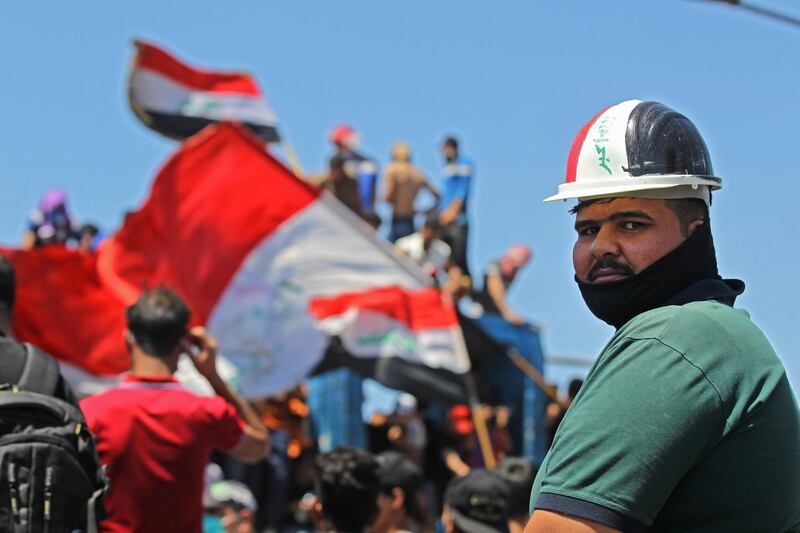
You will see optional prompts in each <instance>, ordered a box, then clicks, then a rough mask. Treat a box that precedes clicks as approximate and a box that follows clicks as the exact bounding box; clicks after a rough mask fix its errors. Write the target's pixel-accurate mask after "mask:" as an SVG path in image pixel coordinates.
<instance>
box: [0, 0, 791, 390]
mask: <svg viewBox="0 0 800 533" xmlns="http://www.w3.org/2000/svg"><path fill="white" fill-rule="evenodd" d="M752 1H753V2H756V1H757V0H752ZM490 5H491V8H490V7H489V6H490ZM759 5H762V6H767V7H773V8H775V9H780V10H783V11H785V12H788V13H792V14H794V15H800V6H798V4H797V3H796V2H794V1H791V0H783V1H778V0H772V1H770V0H763V1H761V0H759ZM136 37H139V38H145V39H150V40H153V41H155V42H158V43H161V44H162V45H164V46H166V47H168V48H170V49H171V50H173V51H174V52H175V53H176V54H178V55H179V56H181V57H183V58H185V59H187V60H188V61H190V62H192V63H194V64H197V65H203V66H206V67H209V68H223V69H241V70H249V71H251V72H253V73H255V75H256V76H257V77H258V79H259V81H260V83H261V85H262V86H263V88H264V89H265V91H266V92H267V94H268V96H269V99H270V100H271V102H272V104H273V105H274V107H275V110H276V112H277V114H278V116H279V118H280V120H281V124H282V128H283V131H284V133H285V134H286V135H287V136H288V137H289V139H290V140H291V141H292V143H293V144H294V146H295V148H296V149H297V151H298V152H299V154H300V157H301V159H302V161H303V163H304V165H305V166H306V168H307V169H318V168H320V167H322V166H323V164H324V161H325V158H326V156H327V155H328V154H329V151H328V146H327V144H326V134H327V131H328V130H329V128H330V127H331V126H332V125H334V124H336V123H339V122H350V123H352V124H353V125H354V126H355V127H356V128H358V129H359V131H360V132H361V135H362V140H363V141H362V147H363V149H364V151H365V152H367V153H368V154H371V155H373V156H375V157H376V158H377V159H378V160H380V161H381V162H386V161H387V159H388V150H389V146H390V145H391V143H392V142H394V141H395V140H398V139H404V140H407V141H409V142H410V143H411V145H412V148H413V149H414V153H415V160H416V162H417V163H419V164H420V166H421V167H422V168H423V169H424V170H425V171H426V172H427V173H428V174H429V175H430V176H432V177H433V178H434V181H436V180H437V178H438V170H439V167H440V160H439V155H438V151H437V145H438V142H439V140H440V139H441V138H442V136H443V135H444V134H446V133H451V132H453V133H457V134H458V135H460V136H461V138H462V139H463V146H464V151H465V153H467V154H468V155H469V156H471V157H472V158H473V159H474V160H475V161H476V163H477V167H478V173H477V178H476V181H475V189H474V191H473V198H472V200H471V205H470V209H471V215H472V240H471V243H470V244H471V251H470V259H471V261H472V264H473V265H474V266H473V270H475V271H480V268H481V266H482V265H483V263H485V262H486V261H487V260H489V259H491V258H493V257H495V256H496V255H498V254H500V253H501V252H502V251H503V250H504V249H505V248H506V247H507V246H508V245H509V244H512V243H515V242H524V243H528V244H530V245H531V246H532V247H533V248H534V249H535V253H536V258H535V261H534V263H533V264H532V265H531V266H530V267H529V268H528V269H527V270H526V271H525V272H524V274H523V275H522V277H521V278H520V279H519V280H518V282H517V284H516V285H515V286H514V287H513V288H512V303H513V304H514V305H515V307H516V308H517V309H519V310H520V311H521V312H523V313H524V314H525V315H527V316H529V317H530V318H531V319H533V320H535V321H536V322H538V323H540V324H541V325H542V326H543V328H544V331H545V337H544V339H545V348H546V350H547V351H548V352H550V353H556V354H568V355H573V356H580V357H585V358H593V357H594V356H595V355H596V354H597V353H598V352H599V351H600V349H601V348H602V346H603V345H604V343H605V342H606V340H607V339H608V338H609V337H610V336H611V334H612V330H611V328H609V327H608V326H605V325H604V324H602V323H601V322H599V321H598V320H597V319H595V318H594V317H593V316H592V315H591V314H590V313H589V312H588V311H587V310H586V308H585V306H584V304H583V302H582V300H581V298H580V295H579V293H578V291H577V288H576V287H575V285H574V282H573V281H572V265H571V259H570V254H571V246H572V241H573V238H574V237H573V235H574V232H573V230H572V228H571V226H572V217H571V216H570V215H569V214H568V213H567V208H568V204H556V205H553V204H548V205H544V204H542V199H543V198H544V197H545V196H548V195H550V194H552V193H554V192H555V189H556V187H557V185H558V183H560V182H561V181H562V179H563V174H564V167H565V163H566V158H567V152H568V150H569V145H570V143H571V141H572V138H573V136H574V135H575V133H576V132H577V130H578V129H579V128H580V126H581V125H582V124H583V123H584V122H585V121H586V120H588V119H589V118H590V117H591V116H593V115H594V114H595V113H596V112H597V111H598V110H599V109H601V108H603V107H605V106H607V105H610V104H614V103H617V102H619V101H622V100H626V99H629V98H639V99H652V100H658V101H661V102H664V103H666V104H667V105H670V106H671V107H674V108H676V109H678V110H679V111H681V112H683V113H685V114H686V115H688V116H689V117H690V118H691V119H692V120H693V121H694V122H695V123H696V124H697V126H698V127H699V129H700V131H701V132H702V133H703V135H704V137H705V139H706V143H707V144H708V146H709V150H710V152H711V156H712V160H713V163H714V169H715V171H716V174H717V175H718V176H720V177H722V178H723V184H724V188H723V190H722V191H721V192H720V193H719V194H717V195H716V196H715V202H714V206H713V208H712V227H713V228H714V232H715V240H716V243H717V252H718V258H719V264H720V270H721V273H722V274H723V275H724V276H730V277H740V278H742V279H744V280H745V281H746V283H747V285H748V289H747V291H746V292H745V294H744V295H743V296H742V297H741V298H740V300H739V302H738V303H739V306H741V307H744V308H746V309H748V310H749V311H750V312H751V315H752V317H753V319H754V320H755V321H756V323H757V324H759V325H760V326H761V327H762V329H763V330H764V331H765V333H766V334H767V336H768V337H769V338H770V340H771V341H772V342H773V344H774V346H775V348H776V350H777V351H778V353H779V354H780V355H781V357H782V358H783V360H784V361H785V363H786V365H787V368H788V370H789V374H790V377H791V379H792V381H793V383H794V386H795V390H797V388H798V386H800V340H798V338H797V335H796V331H797V325H796V318H795V316H796V311H795V309H796V307H795V306H796V300H797V297H798V295H800V277H798V276H797V274H796V273H797V265H798V264H800V246H798V240H797V238H796V236H795V235H794V234H793V233H792V228H793V226H794V224H795V223H796V215H795V212H794V209H795V205H796V204H797V196H798V192H800V191H799V189H800V186H799V185H798V183H800V171H799V170H798V168H799V167H800V165H798V156H800V149H798V141H797V123H798V122H799V121H800V97H799V95H800V92H798V86H800V68H799V67H800V63H798V59H797V58H798V51H800V29H798V28H793V27H791V26H788V25H783V24H780V23H777V22H773V21H770V20H768V19H762V18H760V17H756V16H753V15H750V14H747V13H742V12H739V11H737V10H736V9H734V8H731V7H729V6H726V5H724V4H716V3H704V2H696V1H689V0H660V1H651V2H642V1H641V0H616V1H614V2H597V1H591V0H582V1H578V0H575V1H551V2H540V1H516V2H511V1H509V2H496V3H492V4H488V3H486V2H473V1H461V2H456V1H450V0H440V1H436V2H431V1H422V0H410V1H406V2H402V3H400V2H391V3H390V2H376V1H374V0H372V1H369V0H363V1H352V2H348V1H340V2H303V1H295V2H265V1H258V2H256V1H252V2H250V1H239V2H226V3H222V2H207V1H194V2H191V3H190V2H180V3H179V2H174V1H173V2H165V1H161V2H148V1H140V2H135V3H134V2H129V3H123V2H99V1H94V2H82V3H78V2H36V1H32V2H15V3H11V4H9V5H6V6H4V14H3V17H2V18H0V49H2V50H3V52H2V53H1V54H0V70H1V71H2V76H3V83H2V85H0V97H2V103H3V118H2V122H3V125H4V127H3V128H2V130H0V180H2V184H3V186H4V193H3V194H0V241H2V242H5V243H16V242H17V239H18V237H19V234H20V233H21V231H22V229H23V222H24V219H25V216H26V214H27V212H28V210H29V209H30V208H31V207H32V206H34V205H35V203H36V201H37V198H38V197H39V195H40V194H41V193H42V192H44V191H45V190H46V189H47V188H48V187H52V186H61V187H64V188H65V189H67V190H68V191H69V193H70V198H71V203H72V208H73V210H74V211H75V212H76V213H77V214H79V215H80V216H81V217H82V218H83V219H86V220H93V221H97V222H99V223H100V224H101V225H103V226H104V227H106V228H113V227H115V226H116V225H117V224H118V223H119V220H120V217H121V215H122V213H123V211H124V210H126V209H129V208H133V207H135V206H137V205H138V204H139V203H140V201H141V200H142V198H143V197H144V195H145V194H146V191H147V187H148V184H149V182H150V179H151V178H152V176H153V174H154V172H155V171H156V169H157V168H158V166H159V165H160V164H161V163H162V162H163V161H164V159H165V157H166V156H167V155H168V154H169V152H170V151H172V150H173V149H174V143H172V142H171V141H168V140H166V139H163V138H161V137H159V136H158V135H156V134H154V133H153V132H151V131H149V130H147V129H146V128H144V127H143V126H142V125H141V124H140V123H138V122H137V120H136V119H135V118H134V116H133V115H132V113H131V112H130V110H129V109H128V106H127V101H126V95H125V82H126V72H127V69H128V64H129V60H130V57H131V54H132V46H131V40H132V39H133V38H136ZM570 372H571V371H570Z"/></svg>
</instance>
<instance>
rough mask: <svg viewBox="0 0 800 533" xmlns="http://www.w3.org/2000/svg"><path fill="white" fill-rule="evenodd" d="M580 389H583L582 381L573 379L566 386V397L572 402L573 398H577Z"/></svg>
mask: <svg viewBox="0 0 800 533" xmlns="http://www.w3.org/2000/svg"><path fill="white" fill-rule="evenodd" d="M581 387H583V380H582V379H579V378H575V379H573V380H572V381H570V382H569V385H568V386H567V396H569V397H570V399H573V400H574V399H575V396H577V395H578V392H580V390H581Z"/></svg>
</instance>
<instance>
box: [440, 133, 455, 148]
mask: <svg viewBox="0 0 800 533" xmlns="http://www.w3.org/2000/svg"><path fill="white" fill-rule="evenodd" d="M442 144H443V145H444V146H450V147H452V148H455V149H456V150H458V139H456V138H455V137H454V136H453V135H448V136H447V137H445V138H444V141H442Z"/></svg>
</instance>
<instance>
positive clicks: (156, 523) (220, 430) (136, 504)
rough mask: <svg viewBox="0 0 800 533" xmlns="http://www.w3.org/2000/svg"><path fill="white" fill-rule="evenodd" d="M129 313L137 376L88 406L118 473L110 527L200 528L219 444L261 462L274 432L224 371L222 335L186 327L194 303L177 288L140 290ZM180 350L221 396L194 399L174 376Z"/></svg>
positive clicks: (112, 471) (106, 527)
mask: <svg viewBox="0 0 800 533" xmlns="http://www.w3.org/2000/svg"><path fill="white" fill-rule="evenodd" d="M127 319H128V330H127V331H126V334H125V341H126V343H127V346H128V350H129V351H130V354H131V371H130V374H128V375H127V376H126V378H125V379H124V381H123V382H122V383H121V384H120V385H118V386H116V387H113V388H111V389H109V390H108V391H106V392H104V393H102V394H98V395H96V396H90V397H89V398H86V399H85V400H83V401H82V402H81V407H82V408H83V410H84V412H85V413H86V419H87V421H88V423H89V428H90V429H91V430H92V432H93V433H94V434H95V435H96V436H97V449H98V453H99V454H100V459H101V462H102V463H103V464H104V465H106V466H107V469H108V476H109V478H110V479H111V490H110V491H109V494H108V498H107V500H106V506H107V509H108V515H109V518H108V520H106V521H104V522H102V529H103V531H141V532H147V533H151V532H160V531H163V532H165V533H166V532H169V533H173V532H176V531H191V532H199V531H200V530H201V520H202V513H203V509H202V493H203V474H204V472H205V467H206V464H207V463H208V461H209V456H210V455H211V452H212V450H214V449H219V450H224V451H227V452H228V453H230V454H231V455H233V456H234V457H236V458H237V459H239V460H241V461H247V462H255V461H258V460H259V459H261V458H262V457H264V456H265V455H266V454H267V451H268V442H267V432H266V429H265V428H264V426H263V425H262V424H261V421H260V419H259V417H258V415H257V414H256V413H255V411H254V410H253V409H252V408H251V407H250V405H249V404H248V403H247V402H246V401H245V400H243V399H242V398H241V397H239V395H238V394H236V393H235V392H234V391H233V390H232V389H231V388H230V387H229V386H228V385H227V384H226V383H225V382H223V381H222V379H221V378H220V377H219V374H217V370H216V365H215V363H216V350H217V345H216V341H215V340H214V338H213V337H211V336H210V335H209V334H208V333H207V332H206V331H205V330H204V329H203V328H193V329H192V330H191V331H189V330H187V325H188V324H189V309H188V308H187V307H186V304H185V303H184V302H183V301H182V300H181V299H180V298H179V297H178V296H177V295H176V294H175V293H174V292H172V291H171V290H169V289H166V288H159V289H155V290H153V291H149V292H144V293H142V295H141V296H140V297H139V299H138V300H137V301H136V303H135V304H134V305H133V306H131V307H129V308H128V312H127ZM181 353H186V354H188V355H189V356H190V357H191V359H192V362H193V363H194V365H195V367H196V368H197V370H198V371H199V372H200V374H202V375H203V377H205V378H206V379H207V380H208V382H209V384H210V385H211V387H212V388H213V390H214V392H215V393H216V396H215V397H206V396H198V395H195V394H194V393H192V392H190V391H188V390H187V389H185V388H183V387H182V386H181V385H180V383H178V382H177V381H176V380H175V378H174V377H173V373H174V372H175V370H176V369H177V366H178V358H179V356H180V355H181Z"/></svg>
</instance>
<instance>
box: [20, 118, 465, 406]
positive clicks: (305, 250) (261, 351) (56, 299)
mask: <svg viewBox="0 0 800 533" xmlns="http://www.w3.org/2000/svg"><path fill="white" fill-rule="evenodd" d="M10 255H11V258H12V261H13V262H14V264H15V265H16V266H17V268H18V269H19V271H20V276H19V305H18V306H17V307H16V309H15V317H14V318H15V328H16V333H17V335H18V336H19V337H20V338H21V339H24V340H29V341H31V342H33V343H35V344H38V345H40V346H41V347H42V348H43V349H45V350H47V351H48V352H50V353H52V354H54V355H56V356H57V357H59V358H61V359H62V360H63V361H66V362H69V363H71V364H74V365H77V366H79V367H81V368H82V369H83V370H85V371H86V372H88V373H89V374H91V375H95V376H97V375H114V374H117V373H120V372H123V371H125V370H126V369H127V368H128V355H127V353H126V352H125V348H124V344H123V342H122V329H123V327H124V320H123V310H124V308H125V306H126V305H129V304H131V303H132V302H133V301H135V299H136V298H137V296H138V294H139V293H140V292H141V290H142V289H145V288H152V287H155V286H157V285H159V284H167V285H169V286H171V287H173V288H174V289H175V290H176V291H177V292H178V293H179V294H181V295H182V296H183V297H184V298H185V299H186V300H187V302H188V303H189V305H190V307H191V309H192V312H193V320H194V321H195V322H197V323H201V324H207V325H208V327H209V328H210V329H211V331H212V332H213V333H214V334H215V335H216V336H217V339H218V340H219V344H220V351H221V352H222V353H223V354H225V355H226V356H227V358H228V359H229V360H230V361H231V362H233V363H234V364H235V365H236V366H237V367H238V369H239V370H240V372H241V375H240V385H241V388H242V391H243V392H244V394H245V395H247V396H249V397H258V396H262V395H266V394H270V393H274V392H278V391H281V390H285V389H287V388H289V387H292V386H293V385H295V384H296V383H297V382H298V381H299V380H300V379H301V378H303V377H304V376H305V375H307V374H308V373H309V372H310V371H311V370H312V369H313V368H314V367H315V366H317V364H318V363H319V362H320V361H321V360H322V358H323V355H324V354H325V352H326V350H327V349H328V344H329V335H338V336H339V338H340V339H341V341H342V345H343V346H344V347H345V349H346V350H348V352H349V356H351V357H352V359H354V360H355V362H356V363H357V364H356V365H354V366H357V367H358V368H359V369H360V371H362V372H364V373H367V374H370V375H373V374H374V375H375V377H376V379H379V380H383V381H389V382H391V385H393V386H395V387H397V386H403V382H402V375H397V373H398V372H399V373H400V374H403V375H406V376H407V377H408V380H407V381H420V380H422V381H424V380H425V379H428V380H429V381H428V382H427V384H428V385H429V386H431V387H434V388H435V387H436V384H437V383H438V382H439V381H440V380H442V379H444V378H443V377H442V376H450V377H453V376H458V375H460V374H463V373H464V372H466V371H467V370H468V369H469V360H468V357H467V354H466V350H465V348H464V341H463V338H462V336H461V331H460V329H459V326H458V321H457V319H456V315H455V312H454V310H453V307H452V304H451V303H450V302H449V301H447V300H443V299H442V296H441V294H440V293H439V292H438V291H436V290H433V289H431V288H428V287H426V286H425V281H424V277H422V276H421V275H419V276H418V273H417V272H415V271H414V270H412V269H409V268H407V267H406V266H405V265H403V264H401V263H400V262H398V260H397V259H396V258H395V256H394V255H393V254H392V252H391V250H390V249H388V248H383V247H382V245H381V244H380V243H378V241H377V240H376V238H375V237H374V235H373V233H372V232H371V230H370V229H369V227H368V226H367V225H366V224H365V223H364V222H363V221H362V220H361V219H360V218H357V217H356V216H355V215H353V214H352V213H351V212H350V211H348V210H347V209H346V208H345V207H343V206H342V205H341V204H340V203H339V202H338V201H337V200H335V199H334V198H333V197H330V196H328V195H327V193H323V192H322V191H320V190H319V189H318V188H316V187H314V186H311V185H308V184H307V183H305V182H303V181H301V180H299V179H297V178H296V177H295V176H294V175H293V174H292V173H291V172H289V171H288V170H287V169H286V168H285V167H283V166H282V165H281V164H280V163H279V162H278V161H277V160H275V159H274V158H273V157H272V156H270V155H269V154H268V153H266V152H265V150H264V145H263V143H262V142H261V140H260V139H258V138H257V137H255V136H254V135H252V134H251V133H250V132H249V131H247V130H246V129H244V128H242V127H240V126H235V125H231V124H220V125H216V126H212V127H210V128H208V129H206V130H205V131H203V132H201V133H200V134H199V135H197V136H195V137H193V138H191V139H190V140H188V141H187V142H186V143H184V145H183V146H182V147H181V149H180V150H179V151H178V152H177V153H176V154H175V155H173V156H172V157H171V158H170V159H169V161H168V162H167V163H166V164H165V165H164V167H163V168H162V169H161V171H160V173H159V175H158V176H157V177H156V179H155V181H154V183H153V186H152V190H151V192H150V196H149V197H148V198H147V200H146V201H145V203H144V205H143V206H142V207H141V208H140V209H139V210H138V211H137V212H136V213H134V214H132V215H130V216H129V217H128V218H127V219H126V221H125V224H124V226H123V227H122V228H121V229H120V230H119V232H117V234H116V235H114V236H113V237H111V238H110V239H108V240H107V241H105V243H104V244H103V245H102V247H101V248H100V250H99V251H98V253H97V255H96V256H94V255H85V254H81V253H80V252H77V251H69V250H66V249H63V248H42V249H36V250H32V251H16V252H12V253H11V254H10ZM328 351H330V350H328ZM379 361H383V363H380V362H379ZM387 369H391V370H392V372H391V374H392V375H391V376H390V375H389V373H388V372H387ZM451 381H452V380H451ZM451 390H452V391H453V393H452V394H451V396H452V395H455V394H458V390H457V388H456V389H451ZM423 392H424V391H423Z"/></svg>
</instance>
